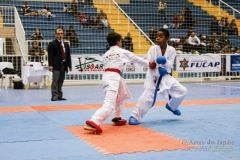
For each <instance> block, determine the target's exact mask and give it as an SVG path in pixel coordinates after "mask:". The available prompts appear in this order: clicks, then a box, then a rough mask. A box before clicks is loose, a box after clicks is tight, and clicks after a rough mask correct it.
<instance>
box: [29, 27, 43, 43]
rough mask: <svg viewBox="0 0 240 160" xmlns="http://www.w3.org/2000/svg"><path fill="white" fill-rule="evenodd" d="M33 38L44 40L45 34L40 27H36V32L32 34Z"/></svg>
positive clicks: (31, 37)
mask: <svg viewBox="0 0 240 160" xmlns="http://www.w3.org/2000/svg"><path fill="white" fill-rule="evenodd" d="M30 39H31V40H43V35H42V33H41V31H40V29H39V28H36V31H35V33H33V34H32V35H31V36H30Z"/></svg>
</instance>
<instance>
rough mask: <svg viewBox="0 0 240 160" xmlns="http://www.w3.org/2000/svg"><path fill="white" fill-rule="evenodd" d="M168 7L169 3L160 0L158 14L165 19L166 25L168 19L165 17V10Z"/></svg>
mask: <svg viewBox="0 0 240 160" xmlns="http://www.w3.org/2000/svg"><path fill="white" fill-rule="evenodd" d="M166 7H167V3H166V2H165V1H164V0H160V2H159V5H158V12H159V13H160V16H161V17H164V22H165V23H166V21H167V17H166V15H165V9H166Z"/></svg>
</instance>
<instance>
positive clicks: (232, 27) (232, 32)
mask: <svg viewBox="0 0 240 160" xmlns="http://www.w3.org/2000/svg"><path fill="white" fill-rule="evenodd" d="M236 26H237V24H236V20H235V19H232V21H231V22H230V23H229V26H228V35H238V28H237V27H236Z"/></svg>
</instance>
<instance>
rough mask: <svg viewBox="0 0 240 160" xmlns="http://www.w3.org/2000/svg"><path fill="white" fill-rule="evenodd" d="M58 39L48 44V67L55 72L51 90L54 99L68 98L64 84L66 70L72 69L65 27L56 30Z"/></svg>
mask: <svg viewBox="0 0 240 160" xmlns="http://www.w3.org/2000/svg"><path fill="white" fill-rule="evenodd" d="M55 36H56V39H55V40H53V41H52V42H50V43H49V45H48V65H49V67H48V69H49V71H52V72H53V78H52V85H51V92H52V99H51V100H52V101H60V100H66V99H65V98H63V92H62V85H63V82H64V78H65V72H68V69H69V70H70V71H72V62H71V54H70V48H69V45H68V43H66V42H63V36H64V33H63V29H61V28H58V29H56V31H55Z"/></svg>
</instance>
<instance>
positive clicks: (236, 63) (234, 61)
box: [226, 55, 240, 72]
mask: <svg viewBox="0 0 240 160" xmlns="http://www.w3.org/2000/svg"><path fill="white" fill-rule="evenodd" d="M226 71H227V72H231V71H232V72H236V71H240V55H227V56H226Z"/></svg>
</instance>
